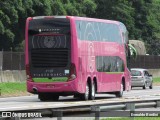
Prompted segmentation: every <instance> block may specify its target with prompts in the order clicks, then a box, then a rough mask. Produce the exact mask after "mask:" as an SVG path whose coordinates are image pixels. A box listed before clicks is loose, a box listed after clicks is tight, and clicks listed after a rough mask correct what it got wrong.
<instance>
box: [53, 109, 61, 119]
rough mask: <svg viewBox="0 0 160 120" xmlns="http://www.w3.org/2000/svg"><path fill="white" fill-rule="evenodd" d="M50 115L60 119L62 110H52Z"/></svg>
mask: <svg viewBox="0 0 160 120" xmlns="http://www.w3.org/2000/svg"><path fill="white" fill-rule="evenodd" d="M52 115H53V116H54V117H57V120H62V117H63V111H62V110H53V111H52Z"/></svg>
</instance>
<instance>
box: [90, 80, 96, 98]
mask: <svg viewBox="0 0 160 120" xmlns="http://www.w3.org/2000/svg"><path fill="white" fill-rule="evenodd" d="M89 90H90V91H89V99H90V100H94V99H95V83H94V82H93V84H92V86H91V87H90V89H89Z"/></svg>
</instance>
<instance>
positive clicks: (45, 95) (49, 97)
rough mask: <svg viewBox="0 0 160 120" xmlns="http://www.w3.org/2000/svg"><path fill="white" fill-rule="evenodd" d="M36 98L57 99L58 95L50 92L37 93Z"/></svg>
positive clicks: (41, 99) (43, 99)
mask: <svg viewBox="0 0 160 120" xmlns="http://www.w3.org/2000/svg"><path fill="white" fill-rule="evenodd" d="M38 98H39V99H40V101H57V100H58V99H59V95H54V94H51V93H39V94H38Z"/></svg>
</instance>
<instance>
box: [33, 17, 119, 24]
mask: <svg viewBox="0 0 160 120" xmlns="http://www.w3.org/2000/svg"><path fill="white" fill-rule="evenodd" d="M43 18H69V19H75V20H84V21H95V22H107V23H115V24H119V23H121V22H119V21H115V20H107V19H98V18H89V17H79V16H35V17H33V19H43Z"/></svg>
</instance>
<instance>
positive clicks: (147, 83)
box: [131, 68, 153, 89]
mask: <svg viewBox="0 0 160 120" xmlns="http://www.w3.org/2000/svg"><path fill="white" fill-rule="evenodd" d="M131 87H143V89H146V87H149V88H150V89H152V88H153V79H152V75H151V74H149V72H148V70H147V69H142V68H132V69H131Z"/></svg>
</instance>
